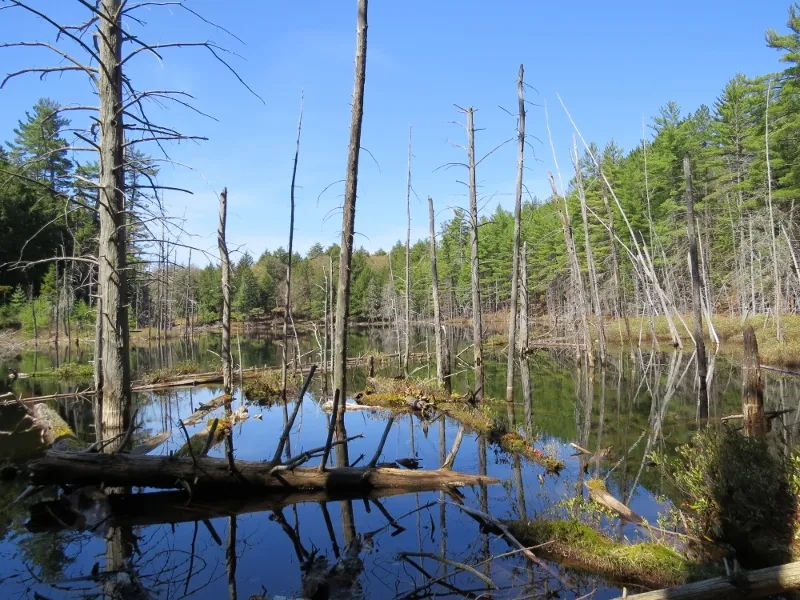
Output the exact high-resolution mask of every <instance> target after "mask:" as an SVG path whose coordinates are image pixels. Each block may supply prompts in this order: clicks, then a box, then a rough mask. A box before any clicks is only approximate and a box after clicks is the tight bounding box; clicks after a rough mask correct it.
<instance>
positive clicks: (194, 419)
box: [183, 394, 233, 425]
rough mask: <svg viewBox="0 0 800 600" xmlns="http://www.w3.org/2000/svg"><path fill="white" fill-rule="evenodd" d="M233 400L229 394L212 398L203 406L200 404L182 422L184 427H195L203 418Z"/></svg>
mask: <svg viewBox="0 0 800 600" xmlns="http://www.w3.org/2000/svg"><path fill="white" fill-rule="evenodd" d="M231 400H233V396H231V395H230V394H222V395H221V396H217V397H216V398H212V399H211V400H209V401H208V402H206V403H205V404H201V405H200V406H199V408H198V409H197V410H196V411H194V412H193V413H192V414H191V415H189V416H188V417H186V418H185V419H184V420H183V424H184V425H197V424H198V423H199V422H200V421H202V420H203V418H204V417H205V416H206V415H208V414H209V413H211V412H213V411H215V410H216V409H218V408H219V407H220V406H222V405H223V404H225V403H227V402H230V401H231Z"/></svg>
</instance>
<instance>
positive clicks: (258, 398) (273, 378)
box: [242, 369, 299, 404]
mask: <svg viewBox="0 0 800 600" xmlns="http://www.w3.org/2000/svg"><path fill="white" fill-rule="evenodd" d="M298 381H299V376H298V375H294V374H292V373H291V372H289V373H287V374H286V396H287V398H294V395H295V394H296V393H297V391H298ZM242 390H243V391H244V396H245V398H247V399H248V400H250V401H251V402H258V403H259V404H271V403H273V402H275V401H277V400H279V399H280V397H281V372H280V371H279V370H277V369H275V370H265V371H260V372H259V373H258V374H257V375H256V376H250V377H249V378H248V379H246V380H245V381H244V384H243V386H242Z"/></svg>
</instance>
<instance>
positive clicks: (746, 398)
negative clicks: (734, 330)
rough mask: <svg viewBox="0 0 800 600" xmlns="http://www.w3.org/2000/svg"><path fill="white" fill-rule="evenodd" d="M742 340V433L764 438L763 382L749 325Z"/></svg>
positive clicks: (751, 329)
mask: <svg viewBox="0 0 800 600" xmlns="http://www.w3.org/2000/svg"><path fill="white" fill-rule="evenodd" d="M742 339H743V341H744V359H743V361H742V378H743V381H742V415H743V416H744V432H745V434H746V435H749V436H764V434H766V432H767V429H768V427H767V425H768V423H767V419H766V417H765V416H764V382H763V381H762V379H761V361H760V359H759V356H758V340H757V339H756V334H755V332H754V331H753V327H752V326H751V325H748V326H747V327H745V329H744V331H743V332H742Z"/></svg>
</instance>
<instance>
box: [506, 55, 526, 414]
mask: <svg viewBox="0 0 800 600" xmlns="http://www.w3.org/2000/svg"><path fill="white" fill-rule="evenodd" d="M524 77H525V67H524V66H523V65H520V66H519V76H518V77H517V99H518V102H519V107H518V108H517V111H518V115H517V118H518V119H519V124H518V126H517V138H518V139H517V146H518V147H517V190H516V198H515V202H514V241H513V250H512V257H511V305H510V307H509V310H508V360H507V363H506V402H513V401H514V359H515V352H516V350H517V341H516V336H517V295H518V292H517V289H518V286H519V232H520V219H521V215H522V175H523V171H524V169H525V81H524Z"/></svg>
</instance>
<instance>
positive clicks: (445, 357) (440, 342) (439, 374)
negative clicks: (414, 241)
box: [370, 196, 451, 394]
mask: <svg viewBox="0 0 800 600" xmlns="http://www.w3.org/2000/svg"><path fill="white" fill-rule="evenodd" d="M428 218H429V221H430V232H431V235H430V244H429V246H430V255H431V293H432V294H433V326H434V327H435V329H436V332H435V335H436V379H437V380H438V381H439V383H440V384H441V385H442V387H443V388H444V391H445V393H446V394H449V393H450V390H451V384H450V348H449V347H448V345H447V340H446V338H445V336H444V323H443V322H442V307H441V305H440V304H439V267H438V265H437V261H436V229H435V222H434V214H433V198H431V197H430V196H428ZM370 377H372V375H370Z"/></svg>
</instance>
